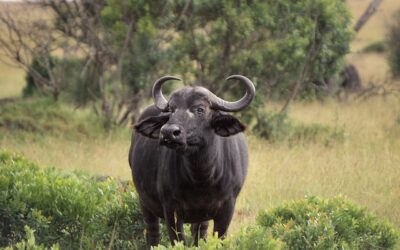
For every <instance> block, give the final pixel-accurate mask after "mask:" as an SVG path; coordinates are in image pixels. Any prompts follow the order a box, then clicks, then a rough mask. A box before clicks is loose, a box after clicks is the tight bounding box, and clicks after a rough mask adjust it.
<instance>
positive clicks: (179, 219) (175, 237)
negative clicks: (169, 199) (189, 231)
mask: <svg viewBox="0 0 400 250" xmlns="http://www.w3.org/2000/svg"><path fill="white" fill-rule="evenodd" d="M164 218H165V224H166V226H167V230H168V236H169V239H170V240H171V243H172V244H173V245H174V244H175V241H183V242H185V235H184V231H183V216H180V214H179V213H177V212H176V211H175V209H173V208H170V207H165V208H164Z"/></svg>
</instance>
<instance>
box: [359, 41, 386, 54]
mask: <svg viewBox="0 0 400 250" xmlns="http://www.w3.org/2000/svg"><path fill="white" fill-rule="evenodd" d="M386 51H387V44H386V43H385V41H377V42H373V43H370V44H368V45H367V46H365V48H363V49H362V52H364V53H384V52H386Z"/></svg>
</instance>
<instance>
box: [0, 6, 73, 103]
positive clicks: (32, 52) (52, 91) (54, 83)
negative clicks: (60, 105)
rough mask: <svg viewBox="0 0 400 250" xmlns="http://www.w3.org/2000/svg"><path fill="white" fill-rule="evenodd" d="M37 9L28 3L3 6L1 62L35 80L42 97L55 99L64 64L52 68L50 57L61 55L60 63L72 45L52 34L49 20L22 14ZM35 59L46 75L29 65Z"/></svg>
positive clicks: (57, 34) (0, 18) (59, 36)
mask: <svg viewBox="0 0 400 250" xmlns="http://www.w3.org/2000/svg"><path fill="white" fill-rule="evenodd" d="M36 7H37V6H34V5H31V4H29V3H28V4H18V5H17V4H13V5H6V6H5V7H4V8H2V9H1V11H0V32H1V33H2V34H3V35H2V36H0V45H1V47H2V50H1V51H0V53H2V54H3V57H1V60H2V61H3V62H4V63H7V64H11V65H13V66H17V67H20V68H22V69H24V70H25V72H27V73H28V74H29V75H31V76H32V77H33V79H34V83H35V85H36V87H37V89H38V90H39V91H40V92H41V93H42V94H44V95H52V96H53V97H54V99H55V100H57V99H58V97H59V95H60V91H61V89H60V87H61V86H60V85H61V81H62V78H63V72H64V71H63V69H62V66H63V65H64V64H63V63H59V64H58V65H57V67H55V66H54V62H53V61H52V57H51V55H52V54H54V53H58V54H60V56H59V59H60V62H61V61H63V60H65V59H66V57H67V54H68V51H70V50H71V49H72V47H73V46H75V45H73V44H72V43H70V42H68V41H67V40H66V38H65V36H63V35H62V34H60V33H56V32H52V31H53V30H54V28H53V27H52V24H51V22H50V21H49V19H50V18H51V17H41V16H37V17H35V18H32V17H27V16H26V14H25V15H24V14H23V13H27V12H28V11H29V12H32V11H33V10H32V9H34V8H36ZM32 60H36V62H37V63H38V64H39V66H40V67H41V68H43V69H45V71H46V75H44V74H43V72H40V71H39V70H38V69H37V68H35V67H33V66H32Z"/></svg>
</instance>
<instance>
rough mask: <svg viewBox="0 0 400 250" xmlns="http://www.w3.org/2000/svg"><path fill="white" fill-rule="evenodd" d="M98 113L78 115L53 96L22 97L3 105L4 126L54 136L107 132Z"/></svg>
mask: <svg viewBox="0 0 400 250" xmlns="http://www.w3.org/2000/svg"><path fill="white" fill-rule="evenodd" d="M101 124H102V121H101V120H100V119H99V118H97V117H96V116H95V115H91V114H85V113H81V114H77V113H76V112H74V111H73V110H72V108H69V107H68V106H67V105H63V104H62V103H58V102H54V101H53V100H52V99H50V98H30V99H18V100H16V101H12V102H7V103H4V104H2V105H1V106H0V129H4V130H8V131H25V132H33V133H36V134H43V133H47V134H53V135H78V136H81V135H89V136H90V135H95V134H96V133H98V132H101V131H103V128H102V126H101Z"/></svg>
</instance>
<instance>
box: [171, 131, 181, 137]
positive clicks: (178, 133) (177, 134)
mask: <svg viewBox="0 0 400 250" xmlns="http://www.w3.org/2000/svg"><path fill="white" fill-rule="evenodd" d="M172 134H173V135H174V136H175V137H178V136H179V135H180V134H181V131H180V130H175V131H174V132H172Z"/></svg>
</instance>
